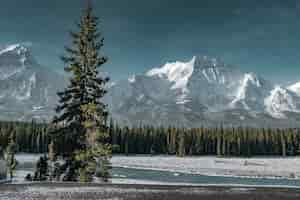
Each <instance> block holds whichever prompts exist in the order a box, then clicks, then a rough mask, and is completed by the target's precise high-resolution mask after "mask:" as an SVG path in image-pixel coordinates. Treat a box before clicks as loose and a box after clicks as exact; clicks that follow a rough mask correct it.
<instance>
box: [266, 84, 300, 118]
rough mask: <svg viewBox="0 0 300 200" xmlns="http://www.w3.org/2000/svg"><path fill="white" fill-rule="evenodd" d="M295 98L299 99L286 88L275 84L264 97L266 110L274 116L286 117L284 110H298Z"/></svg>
mask: <svg viewBox="0 0 300 200" xmlns="http://www.w3.org/2000/svg"><path fill="white" fill-rule="evenodd" d="M295 99H297V100H298V101H299V98H297V97H295V95H294V94H293V93H291V92H290V91H288V90H287V89H285V88H282V87H280V86H276V87H275V88H274V89H273V90H272V91H271V92H270V96H269V97H267V98H266V99H265V106H266V111H267V112H268V113H269V114H270V115H271V116H273V117H275V118H286V115H285V114H284V112H285V111H289V112H299V109H298V108H297V101H295Z"/></svg>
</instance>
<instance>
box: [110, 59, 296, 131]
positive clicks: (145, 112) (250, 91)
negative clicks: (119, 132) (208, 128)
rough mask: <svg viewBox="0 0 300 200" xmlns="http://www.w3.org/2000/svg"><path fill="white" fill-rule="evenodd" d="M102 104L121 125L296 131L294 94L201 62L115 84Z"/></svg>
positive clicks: (212, 62)
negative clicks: (273, 127) (224, 125)
mask: <svg viewBox="0 0 300 200" xmlns="http://www.w3.org/2000/svg"><path fill="white" fill-rule="evenodd" d="M107 102H108V103H109V105H110V108H111V112H112V115H113V117H114V118H116V119H117V120H118V121H121V122H123V123H125V124H135V123H139V122H141V123H151V124H164V125H165V124H169V125H183V126H184V125H188V126H200V125H214V124H216V123H219V124H220V123H227V124H231V125H241V124H247V125H253V126H271V125H273V124H275V125H277V126H284V125H287V126H290V125H297V124H299V125H300V123H299V122H300V121H298V120H299V119H300V118H299V117H300V115H299V110H300V104H299V103H300V99H299V96H298V95H297V94H296V92H295V90H292V89H290V88H289V89H286V88H283V87H279V86H276V85H274V84H273V83H271V82H270V81H267V80H265V79H263V78H261V77H259V76H257V75H256V74H254V73H243V72H241V71H240V70H238V69H237V68H236V67H233V66H229V65H226V64H224V63H223V62H221V61H219V60H217V59H212V58H208V57H206V56H204V57H193V58H192V59H191V60H190V61H188V62H179V61H177V62H168V63H167V64H165V65H163V66H161V67H159V68H153V69H151V70H149V71H148V72H146V73H145V74H143V75H135V76H132V77H131V78H129V79H128V80H127V81H121V82H119V83H116V84H114V85H113V86H112V87H111V88H110V91H109V94H108V97H107ZM298 115H299V116H298Z"/></svg>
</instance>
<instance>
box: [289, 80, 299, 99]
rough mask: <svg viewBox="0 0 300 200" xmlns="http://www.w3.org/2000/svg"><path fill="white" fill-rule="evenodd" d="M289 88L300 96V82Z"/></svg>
mask: <svg viewBox="0 0 300 200" xmlns="http://www.w3.org/2000/svg"><path fill="white" fill-rule="evenodd" d="M288 89H289V90H290V91H292V92H295V93H296V94H297V95H299V96H300V82H298V83H295V84H293V85H291V86H289V87H288Z"/></svg>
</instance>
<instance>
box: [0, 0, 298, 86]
mask: <svg viewBox="0 0 300 200" xmlns="http://www.w3.org/2000/svg"><path fill="white" fill-rule="evenodd" d="M297 2H298V3H297ZM94 4H95V9H96V13H97V16H99V17H100V18H101V20H102V23H101V30H102V32H103V34H104V36H105V48H104V51H105V55H107V56H108V57H109V58H110V61H109V63H108V64H106V66H105V70H106V71H108V72H109V74H110V76H111V77H112V79H114V80H118V79H123V78H126V77H127V76H128V75H130V74H133V73H142V72H144V71H145V70H147V69H150V68H152V67H155V66H159V65H161V64H163V63H165V62H167V61H173V60H188V59H190V58H191V57H192V56H193V55H208V56H216V57H219V58H221V59H223V60H224V61H225V62H226V63H230V64H234V65H238V66H240V68H242V69H243V70H244V71H254V72H256V73H258V74H259V75H261V76H263V77H265V78H267V79H270V80H273V81H277V82H279V83H283V84H287V83H289V82H293V81H300V1H297V0H282V1H280V0H277V1H276V0H251V1H249V0H239V1H238V0H94ZM83 5H84V0H42V1H41V0H1V6H0V44H10V43H17V42H31V43H32V44H33V46H32V49H33V52H34V54H35V55H36V57H37V59H38V61H39V62H40V63H41V64H43V65H44V66H46V67H50V68H52V69H54V70H57V71H62V69H63V65H62V63H61V62H60V60H59V58H58V57H59V56H60V55H61V54H62V53H63V47H64V45H67V44H69V43H70V40H69V36H68V30H70V29H73V28H75V26H74V24H75V21H76V20H78V19H79V16H80V14H81V8H82V6H83Z"/></svg>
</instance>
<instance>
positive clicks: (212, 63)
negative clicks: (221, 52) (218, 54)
mask: <svg viewBox="0 0 300 200" xmlns="http://www.w3.org/2000/svg"><path fill="white" fill-rule="evenodd" d="M193 59H194V66H195V67H197V68H202V69H206V68H215V67H225V64H224V62H223V61H221V60H220V59H218V58H214V57H209V56H194V57H193Z"/></svg>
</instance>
